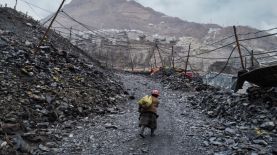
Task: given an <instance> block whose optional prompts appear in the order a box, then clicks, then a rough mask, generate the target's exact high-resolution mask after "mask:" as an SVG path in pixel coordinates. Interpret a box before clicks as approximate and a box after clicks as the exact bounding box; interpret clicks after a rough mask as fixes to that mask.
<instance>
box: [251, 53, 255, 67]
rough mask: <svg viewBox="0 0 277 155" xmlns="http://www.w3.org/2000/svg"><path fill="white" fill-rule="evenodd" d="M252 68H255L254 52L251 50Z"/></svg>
mask: <svg viewBox="0 0 277 155" xmlns="http://www.w3.org/2000/svg"><path fill="white" fill-rule="evenodd" d="M251 67H254V51H253V50H251Z"/></svg>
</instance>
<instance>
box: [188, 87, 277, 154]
mask: <svg viewBox="0 0 277 155" xmlns="http://www.w3.org/2000/svg"><path fill="white" fill-rule="evenodd" d="M247 92H248V94H243V95H239V94H234V93H232V92H227V91H223V90H213V91H211V90H208V91H200V92H197V93H196V94H195V96H190V97H188V98H187V101H188V102H189V103H190V104H191V105H193V106H194V107H195V108H199V109H202V110H203V113H205V114H207V115H208V116H210V117H211V118H214V119H218V120H219V122H222V123H220V124H218V125H217V126H215V127H214V133H209V135H208V138H207V141H206V142H205V144H206V146H207V147H208V146H210V145H215V146H218V147H219V148H220V149H219V153H218V154H226V155H228V154H234V153H235V154H249V153H251V152H252V154H276V151H277V150H276V148H277V128H276V126H277V107H276V102H277V100H276V96H277V91H276V90H275V89H268V90H266V89H261V88H258V87H251V88H249V89H248V91H247Z"/></svg>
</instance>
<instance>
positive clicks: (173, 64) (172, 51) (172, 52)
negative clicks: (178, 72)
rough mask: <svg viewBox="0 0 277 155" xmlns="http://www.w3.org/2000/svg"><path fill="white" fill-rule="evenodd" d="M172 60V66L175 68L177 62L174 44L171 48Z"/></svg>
mask: <svg viewBox="0 0 277 155" xmlns="http://www.w3.org/2000/svg"><path fill="white" fill-rule="evenodd" d="M171 59H172V60H171V61H172V67H173V69H174V68H175V63H174V46H173V45H172V50H171Z"/></svg>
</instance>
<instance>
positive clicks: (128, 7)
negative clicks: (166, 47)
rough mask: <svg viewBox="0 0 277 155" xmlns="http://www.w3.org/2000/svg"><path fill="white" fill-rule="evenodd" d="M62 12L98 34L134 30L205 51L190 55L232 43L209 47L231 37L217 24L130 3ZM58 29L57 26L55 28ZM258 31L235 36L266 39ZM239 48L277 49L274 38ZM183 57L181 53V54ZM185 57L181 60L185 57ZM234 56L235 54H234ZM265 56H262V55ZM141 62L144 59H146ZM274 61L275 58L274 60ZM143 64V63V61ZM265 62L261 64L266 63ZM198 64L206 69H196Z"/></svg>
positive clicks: (76, 1)
mask: <svg viewBox="0 0 277 155" xmlns="http://www.w3.org/2000/svg"><path fill="white" fill-rule="evenodd" d="M63 10H64V11H65V12H66V13H68V14H69V15H70V16H72V17H73V18H75V19H77V20H78V21H80V22H82V23H85V24H86V25H89V26H90V27H91V28H92V29H100V30H107V29H113V30H136V31H138V32H143V33H144V34H146V35H155V34H157V35H160V36H166V37H176V38H177V39H178V40H179V42H178V43H177V45H180V46H182V47H184V48H185V49H186V48H187V46H188V44H189V43H191V44H192V48H193V49H198V48H199V47H201V46H203V45H204V48H201V49H198V50H193V52H192V55H195V54H199V53H202V52H205V51H208V50H211V49H214V48H217V47H219V46H221V45H224V44H228V43H230V42H233V41H234V39H235V38H234V37H232V38H229V39H225V40H224V41H223V42H220V43H219V44H215V45H208V46H206V44H207V43H212V42H214V41H217V40H220V39H222V38H225V37H226V36H230V35H233V34H234V32H233V27H222V26H219V25H216V24H200V23H194V22H188V21H184V20H181V19H180V18H177V17H170V16H167V15H165V14H163V13H160V12H157V11H155V10H153V9H151V8H149V7H144V6H143V5H141V4H139V3H137V2H135V1H133V0H82V1H80V0H72V1H71V2H70V3H69V4H67V5H65V6H64V8H63ZM57 21H59V23H62V24H64V25H66V26H67V27H71V26H72V27H73V28H76V29H81V30H86V28H84V27H82V26H80V25H79V24H77V23H76V22H75V21H73V20H72V19H70V18H68V17H67V16H66V15H64V14H62V13H61V14H60V15H59V16H58V18H57ZM55 26H56V27H59V24H55ZM257 31H258V30H257V29H254V28H251V27H248V26H238V27H237V32H238V34H247V33H249V34H248V35H239V38H240V39H245V38H252V37H257V36H262V35H267V34H268V33H267V32H262V33H255V32H257ZM242 45H243V46H244V47H246V48H247V49H248V50H249V51H250V50H254V52H256V53H261V52H264V51H268V50H274V49H276V48H277V37H267V38H261V39H259V40H250V41H244V42H242ZM232 48H233V46H232V45H230V46H227V47H226V48H222V49H220V50H217V51H216V52H211V53H208V54H205V55H201V56H202V57H213V58H215V57H228V56H229V54H230V51H231V50H232ZM246 48H243V49H242V50H243V54H244V55H246V54H249V51H247V50H245V49H246ZM180 55H182V53H181V54H180ZM185 55H186V54H184V55H183V56H185ZM234 55H235V56H238V53H237V52H235V54H234ZM263 56H264V55H263ZM144 58H147V56H145V57H144ZM274 60H276V58H274ZM145 61H146V60H145ZM191 61H193V62H195V64H196V67H197V68H200V69H201V68H205V69H204V70H208V68H209V65H211V64H213V63H215V62H216V61H221V62H224V61H225V60H206V59H204V60H200V59H191ZM266 61H267V60H265V61H263V62H266ZM199 62H201V63H202V64H203V63H204V64H207V65H202V66H201V65H199Z"/></svg>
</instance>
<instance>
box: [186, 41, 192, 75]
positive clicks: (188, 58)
mask: <svg viewBox="0 0 277 155" xmlns="http://www.w3.org/2000/svg"><path fill="white" fill-rule="evenodd" d="M190 45H191V43H190V44H189V50H188V56H187V61H186V66H185V74H186V73H187V69H188V63H189V54H190Z"/></svg>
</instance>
